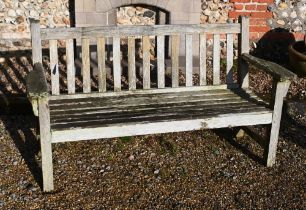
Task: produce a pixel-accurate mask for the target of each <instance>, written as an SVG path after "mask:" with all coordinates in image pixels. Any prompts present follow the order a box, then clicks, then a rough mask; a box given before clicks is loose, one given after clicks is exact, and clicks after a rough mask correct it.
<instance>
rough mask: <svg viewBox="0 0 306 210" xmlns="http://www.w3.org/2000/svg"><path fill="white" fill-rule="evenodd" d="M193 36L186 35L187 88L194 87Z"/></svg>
mask: <svg viewBox="0 0 306 210" xmlns="http://www.w3.org/2000/svg"><path fill="white" fill-rule="evenodd" d="M192 37H193V36H192V34H187V35H186V86H187V87H191V86H192V85H193V78H192V75H193V74H192V73H193V57H192V52H193V49H192Z"/></svg>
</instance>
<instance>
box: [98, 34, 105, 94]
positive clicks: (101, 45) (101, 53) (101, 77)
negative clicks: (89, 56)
mask: <svg viewBox="0 0 306 210" xmlns="http://www.w3.org/2000/svg"><path fill="white" fill-rule="evenodd" d="M97 50H98V82H99V92H106V67H105V59H106V58H105V57H106V56H105V38H103V37H101V38H98V39H97Z"/></svg>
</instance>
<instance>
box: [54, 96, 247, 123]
mask: <svg viewBox="0 0 306 210" xmlns="http://www.w3.org/2000/svg"><path fill="white" fill-rule="evenodd" d="M209 103H210V102H208V101H205V102H201V106H203V105H205V106H206V105H208V106H216V105H222V104H224V103H227V104H236V106H237V104H240V105H242V104H243V103H245V102H243V101H241V100H233V99H228V100H220V101H214V102H213V103H210V104H209ZM198 104H199V101H195V102H181V103H168V104H151V105H140V106H128V107H127V106H124V105H122V106H117V107H116V108H105V107H95V108H87V109H86V108H84V109H71V110H56V111H53V112H52V118H53V119H57V118H64V117H70V116H79V115H84V114H86V115H87V114H100V113H111V112H116V113H117V112H124V111H131V110H134V111H139V110H143V111H144V110H156V109H158V108H165V109H176V108H180V107H182V106H184V108H189V107H193V108H196V107H197V105H198Z"/></svg>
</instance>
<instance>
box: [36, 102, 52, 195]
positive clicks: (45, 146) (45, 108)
mask: <svg viewBox="0 0 306 210" xmlns="http://www.w3.org/2000/svg"><path fill="white" fill-rule="evenodd" d="M39 127H40V146H41V159H42V175H43V190H44V191H45V192H50V191H52V190H53V189H54V186H53V163H52V146H51V129H50V110H49V104H48V99H46V98H42V99H39Z"/></svg>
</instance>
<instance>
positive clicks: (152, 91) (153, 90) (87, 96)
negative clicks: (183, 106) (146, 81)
mask: <svg viewBox="0 0 306 210" xmlns="http://www.w3.org/2000/svg"><path fill="white" fill-rule="evenodd" d="M228 88H232V89H236V88H238V86H237V85H235V84H233V85H232V86H231V87H228V86H227V85H216V86H193V87H177V88H164V89H150V90H136V91H121V92H106V93H98V92H93V93H91V94H83V93H81V94H80V93H78V94H74V95H67V94H61V95H59V96H50V100H60V99H73V98H75V99H76V98H89V97H109V96H122V95H133V94H152V93H168V92H170V93H171V92H181V91H198V90H203V91H205V90H218V89H228Z"/></svg>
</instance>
